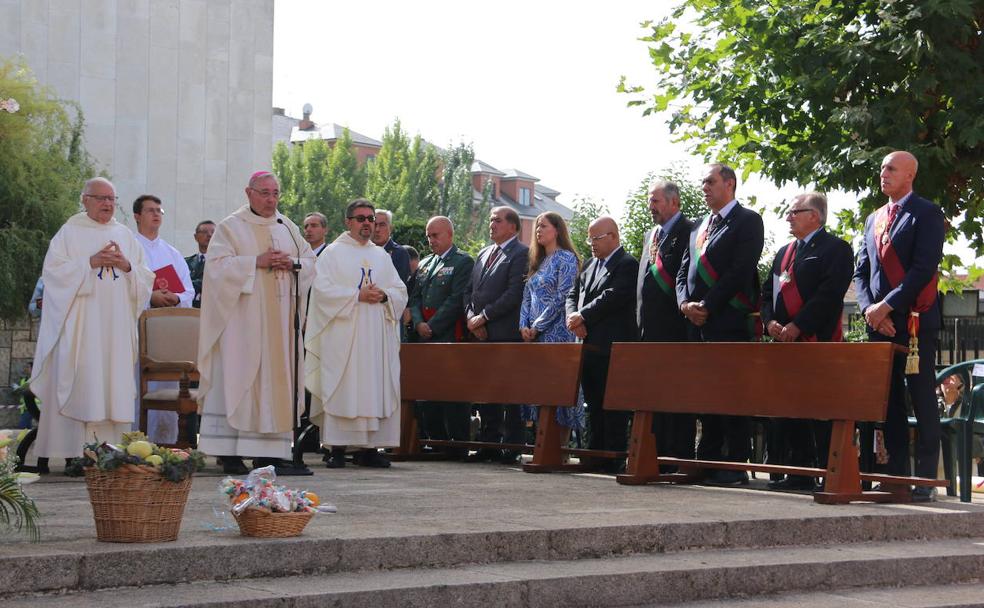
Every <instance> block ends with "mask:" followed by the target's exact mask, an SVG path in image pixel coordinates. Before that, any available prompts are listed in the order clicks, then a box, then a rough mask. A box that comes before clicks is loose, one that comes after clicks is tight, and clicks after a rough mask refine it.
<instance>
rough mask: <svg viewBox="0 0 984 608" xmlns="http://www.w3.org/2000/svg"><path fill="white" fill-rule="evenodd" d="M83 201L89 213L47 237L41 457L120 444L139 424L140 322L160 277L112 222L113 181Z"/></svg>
mask: <svg viewBox="0 0 984 608" xmlns="http://www.w3.org/2000/svg"><path fill="white" fill-rule="evenodd" d="M81 199H82V206H83V207H84V208H85V212H83V213H78V214H76V215H73V216H72V217H70V218H69V219H68V221H67V222H65V225H64V226H62V227H61V229H60V230H59V231H58V232H57V233H56V234H55V236H54V237H53V238H52V239H51V243H50V244H49V246H48V253H47V254H46V255H45V257H44V266H43V267H42V271H41V278H42V280H43V281H44V314H43V315H41V330H40V333H39V334H38V343H37V349H36V351H35V355H34V374H33V375H32V377H31V380H30V385H31V390H32V391H33V392H34V393H35V394H36V395H37V396H38V398H39V399H40V401H41V403H42V408H43V413H42V416H41V420H40V422H39V424H38V438H37V444H36V445H35V452H36V453H37V455H38V457H39V458H72V457H75V456H81V455H82V444H83V443H88V442H92V441H94V438H97V439H98V440H99V441H108V442H117V441H119V439H120V436H121V434H122V433H124V432H126V431H129V430H130V425H131V423H132V422H133V400H134V398H135V396H136V391H137V387H136V381H135V379H134V376H133V369H134V366H135V365H136V362H137V356H138V345H137V318H138V317H139V315H140V312H141V311H142V310H143V308H144V303H145V302H146V301H147V299H148V298H149V297H150V291H151V289H152V287H153V283H154V274H153V273H152V272H151V271H150V270H149V269H148V268H147V267H146V265H145V264H144V254H143V249H142V248H141V247H140V244H139V243H138V242H137V239H136V237H134V235H133V233H132V232H131V231H130V229H129V228H127V227H126V226H124V225H123V224H121V223H119V222H117V221H116V219H115V218H114V217H113V215H114V213H115V211H116V189H115V188H114V187H113V184H112V183H111V182H110V181H109V180H106V179H104V178H101V177H97V178H93V179H90V180H89V181H87V182H86V183H85V187H84V188H83V190H82V197H81ZM39 464H40V463H39Z"/></svg>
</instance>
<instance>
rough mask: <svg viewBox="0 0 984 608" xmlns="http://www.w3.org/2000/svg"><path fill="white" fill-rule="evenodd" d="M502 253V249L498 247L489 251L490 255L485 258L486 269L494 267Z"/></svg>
mask: <svg viewBox="0 0 984 608" xmlns="http://www.w3.org/2000/svg"><path fill="white" fill-rule="evenodd" d="M500 253H502V249H500V248H498V247H496V248H495V249H493V250H492V251H491V252H489V257H487V258H485V270H488V269H489V268H492V265H493V264H495V261H496V260H498V259H499V254H500Z"/></svg>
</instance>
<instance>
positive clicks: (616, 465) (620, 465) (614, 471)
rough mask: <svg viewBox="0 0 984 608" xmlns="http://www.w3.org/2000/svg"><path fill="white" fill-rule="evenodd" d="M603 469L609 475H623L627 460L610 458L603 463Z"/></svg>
mask: <svg viewBox="0 0 984 608" xmlns="http://www.w3.org/2000/svg"><path fill="white" fill-rule="evenodd" d="M601 470H602V472H603V473H608V474H609V475H621V474H622V473H624V472H625V460H623V459H621V458H616V459H615V460H609V461H608V462H606V463H605V464H604V465H602V467H601Z"/></svg>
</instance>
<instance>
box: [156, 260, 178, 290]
mask: <svg viewBox="0 0 984 608" xmlns="http://www.w3.org/2000/svg"><path fill="white" fill-rule="evenodd" d="M159 289H166V290H168V291H170V292H171V293H181V292H183V291H184V290H185V288H184V285H182V284H181V279H179V278H178V273H177V272H176V271H175V270H174V265H173V264H168V265H167V266H164V267H163V268H158V269H157V270H155V271H154V290H155V291H157V290H159Z"/></svg>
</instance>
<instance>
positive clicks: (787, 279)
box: [779, 270, 793, 285]
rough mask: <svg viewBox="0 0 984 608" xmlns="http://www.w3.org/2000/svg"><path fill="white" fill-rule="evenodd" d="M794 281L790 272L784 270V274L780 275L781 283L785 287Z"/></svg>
mask: <svg viewBox="0 0 984 608" xmlns="http://www.w3.org/2000/svg"><path fill="white" fill-rule="evenodd" d="M792 280H793V277H791V276H790V274H789V270H783V271H782V274H780V275H779V282H780V283H782V284H783V285H785V284H786V283H788V282H790V281H792Z"/></svg>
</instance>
